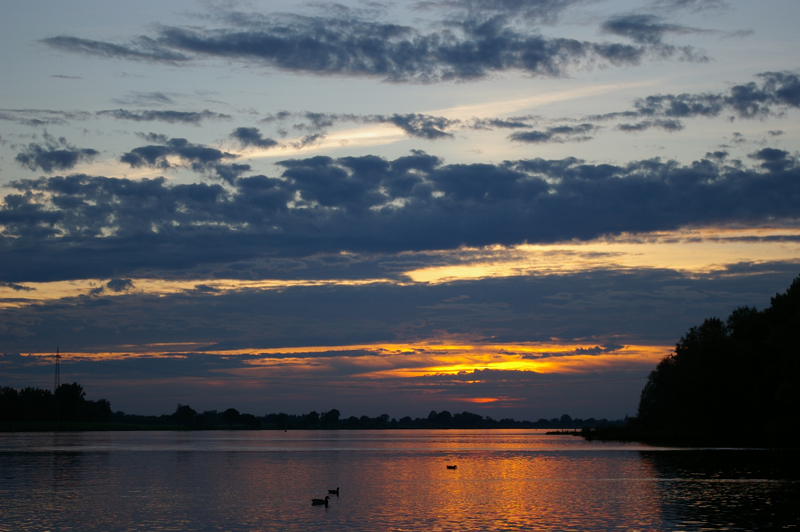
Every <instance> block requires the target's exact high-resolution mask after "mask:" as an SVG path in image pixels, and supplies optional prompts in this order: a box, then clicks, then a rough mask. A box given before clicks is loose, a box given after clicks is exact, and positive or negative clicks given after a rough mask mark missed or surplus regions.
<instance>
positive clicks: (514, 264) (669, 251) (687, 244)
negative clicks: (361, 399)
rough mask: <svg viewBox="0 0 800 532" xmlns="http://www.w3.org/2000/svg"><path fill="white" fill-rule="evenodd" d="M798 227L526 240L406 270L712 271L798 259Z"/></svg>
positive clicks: (504, 273) (428, 279)
mask: <svg viewBox="0 0 800 532" xmlns="http://www.w3.org/2000/svg"><path fill="white" fill-rule="evenodd" d="M797 236H800V229H772V228H761V229H711V228H709V229H687V230H681V231H673V232H655V233H647V234H641V235H631V234H623V235H620V236H617V237H607V238H603V239H597V240H593V241H590V242H569V243H559V244H523V245H519V246H514V247H510V248H505V247H501V246H497V247H495V248H491V247H490V248H482V249H465V250H461V257H460V259H461V260H462V261H463V263H462V264H451V265H446V266H431V267H427V268H420V269H417V270H412V271H409V272H406V275H407V276H408V277H410V278H411V279H412V280H413V281H414V282H417V283H443V282H448V281H455V280H464V279H484V278H490V277H510V276H520V275H537V274H538V275H542V274H565V273H577V272H581V271H589V270H595V269H606V268H613V269H615V270H624V269H641V268H667V269H674V270H677V271H681V272H685V273H688V274H708V273H711V272H714V271H716V270H722V269H724V268H725V266H726V265H727V264H737V263H740V262H752V263H759V262H772V261H797V260H798V258H799V257H800V241H791V240H779V239H776V240H768V241H764V240H760V239H764V238H769V237H777V238H780V237H797Z"/></svg>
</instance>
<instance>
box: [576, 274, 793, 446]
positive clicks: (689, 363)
mask: <svg viewBox="0 0 800 532" xmlns="http://www.w3.org/2000/svg"><path fill="white" fill-rule="evenodd" d="M584 435H585V436H587V437H589V438H600V439H630V440H640V441H664V442H673V443H687V444H692V443H701V444H712V445H713V444H722V445H747V446H751V445H787V444H789V445H796V444H797V437H798V436H800V276H798V277H797V278H795V279H794V281H793V282H792V284H791V286H790V287H789V289H788V290H787V291H786V292H785V293H783V294H775V297H773V298H771V300H770V306H769V307H768V308H766V309H764V310H761V311H759V310H757V309H755V308H751V307H747V306H744V307H739V308H737V309H735V310H734V311H733V312H731V314H730V316H728V319H727V320H726V321H724V322H723V321H722V320H720V319H718V318H708V319H706V320H705V321H704V322H703V323H702V324H701V325H699V326H696V327H692V328H690V329H689V331H688V332H687V333H686V334H685V335H684V336H683V337H682V338H681V339H680V340H679V341H678V343H677V345H676V346H675V352H674V353H673V354H671V355H669V356H667V357H665V358H664V359H663V360H661V362H659V363H658V366H656V368H655V370H653V371H652V372H651V373H650V376H649V378H648V381H647V384H646V385H645V387H644V389H643V390H642V394H641V398H640V401H639V409H638V412H637V415H636V417H634V418H630V419H629V422H628V424H627V425H626V426H624V427H613V428H602V429H596V430H586V431H584Z"/></svg>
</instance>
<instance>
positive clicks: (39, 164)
mask: <svg viewBox="0 0 800 532" xmlns="http://www.w3.org/2000/svg"><path fill="white" fill-rule="evenodd" d="M43 137H44V143H38V142H31V143H30V144H28V146H27V148H25V149H24V150H23V151H21V152H20V153H18V154H17V156H16V157H15V158H14V160H15V161H17V162H18V163H19V164H21V165H22V166H26V167H28V168H29V169H31V170H33V171H36V169H38V168H40V169H42V170H43V171H45V172H48V173H50V172H52V171H53V170H69V169H71V168H74V167H75V165H76V164H78V163H79V162H81V161H91V160H92V159H94V158H95V157H96V156H97V155H99V154H100V152H99V151H97V150H93V149H91V148H78V147H76V146H73V145H71V144H69V143H68V142H67V140H66V139H65V138H64V137H61V138H59V139H56V138H55V137H54V136H52V135H50V134H49V133H47V131H45V132H44V135H43Z"/></svg>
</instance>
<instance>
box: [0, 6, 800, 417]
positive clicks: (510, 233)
mask: <svg viewBox="0 0 800 532" xmlns="http://www.w3.org/2000/svg"><path fill="white" fill-rule="evenodd" d="M0 14H1V15H2V16H0V65H1V66H2V71H3V76H2V81H0V85H1V86H2V90H1V91H0V198H1V199H0V353H1V354H0V385H2V386H11V387H14V388H17V389H19V388H23V387H27V386H33V387H41V388H52V386H53V384H54V358H53V355H54V354H55V352H56V349H58V350H59V352H60V353H61V354H63V358H61V359H60V361H61V366H60V369H61V382H78V383H80V384H82V385H83V386H84V388H85V390H86V392H87V398H88V399H99V398H105V399H108V400H109V401H110V402H111V407H112V409H113V410H114V411H118V410H122V411H124V412H126V413H131V414H157V415H158V414H165V413H171V412H173V411H174V410H175V407H176V405H178V404H189V405H190V406H191V407H192V408H194V409H195V410H197V411H199V412H202V411H204V410H212V409H216V410H224V409H227V408H236V409H238V410H239V411H241V412H248V413H252V414H255V415H264V414H267V413H272V412H276V413H277V412H286V413H290V414H300V413H306V412H309V411H311V410H315V411H317V412H325V411H328V410H330V409H333V408H336V409H338V410H339V411H340V412H341V415H342V416H343V417H349V416H351V415H355V416H361V415H369V416H377V415H381V414H384V413H385V414H389V415H390V416H391V417H396V418H398V419H399V418H400V417H403V416H406V415H410V416H412V417H424V416H427V414H428V412H430V411H431V410H436V411H441V410H448V411H450V412H462V411H469V412H474V413H477V414H480V415H484V416H491V417H493V418H495V419H503V418H509V417H510V418H515V419H529V420H537V419H540V418H546V419H550V418H552V417H560V416H561V415H563V414H568V415H570V416H572V417H580V418H590V417H594V418H598V419H600V418H608V419H619V418H622V417H624V416H626V415H630V416H632V415H635V414H636V409H637V406H638V401H639V395H640V392H641V389H642V387H643V386H644V384H645V383H646V381H647V375H648V374H649V372H650V371H651V370H653V369H654V368H655V365H656V364H657V363H658V361H659V360H660V359H661V358H663V357H664V356H667V355H669V353H670V352H671V351H672V349H673V348H674V345H675V343H676V342H677V341H678V340H679V339H680V337H681V336H682V335H683V334H684V333H686V332H687V331H688V329H689V328H690V327H692V326H696V325H699V324H700V323H702V321H703V320H704V319H706V318H709V317H720V318H723V319H724V318H725V317H727V315H728V314H729V313H730V312H731V311H732V310H733V309H735V308H737V307H740V306H744V305H749V306H755V307H757V308H759V309H762V308H765V307H766V306H768V305H769V301H770V297H771V296H774V295H775V294H776V293H778V292H780V293H782V292H784V291H785V290H786V289H787V288H788V287H789V285H790V284H791V282H792V280H793V279H794V278H795V277H796V276H797V275H798V273H800V162H799V158H800V151H798V150H799V149H800V121H799V120H798V118H800V110H799V109H798V107H800V56H798V54H797V50H798V49H800V34H799V33H798V32H797V30H796V27H797V23H798V22H800V2H798V1H797V0H771V1H770V2H751V1H746V0H640V1H632V0H631V1H623V0H430V1H418V2H415V1H407V2H378V1H375V2H373V1H350V0H347V1H345V2H341V3H326V2H285V1H284V2H274V1H268V0H263V1H262V0H241V1H238V0H204V1H200V0H174V1H170V2H163V1H159V2H156V1H152V0H137V2H113V3H109V2H106V1H100V0H75V1H72V2H62V1H55V0H31V1H29V2H12V1H10V0H0Z"/></svg>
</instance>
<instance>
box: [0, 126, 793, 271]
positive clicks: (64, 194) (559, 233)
mask: <svg viewBox="0 0 800 532" xmlns="http://www.w3.org/2000/svg"><path fill="white" fill-rule="evenodd" d="M173 140H174V139H173ZM178 140H182V139H178ZM187 144H188V143H187ZM176 146H177V147H176ZM185 146H186V144H184V143H183V142H179V143H177V145H172V144H168V145H166V146H161V147H162V148H168V150H169V153H176V154H179V153H183V152H180V151H179V148H182V147H185ZM205 150H206V148H203V147H198V148H197V150H196V151H195V147H192V148H191V150H190V151H189V152H188V153H184V154H183V155H181V157H184V160H186V161H187V162H189V163H190V164H193V165H194V164H197V165H199V166H200V167H201V168H203V169H205V170H213V169H214V166H215V165H217V164H220V163H219V160H220V158H222V157H223V155H220V154H221V152H219V151H218V150H213V149H209V150H211V151H210V152H208V153H209V155H207V156H206V155H204V154H206V153H207V152H206V151H205ZM164 153H165V152H163V151H157V150H156V152H155V153H154V154H152V155H153V156H152V158H151V159H149V160H147V159H145V162H144V163H142V164H148V165H149V164H153V165H158V164H160V163H159V161H160V160H162V159H163V157H164ZM198 153H199V155H198ZM141 156H142V157H144V156H145V155H144V154H142V155H141ZM752 158H753V160H754V161H755V162H756V163H757V165H756V166H755V167H748V166H746V165H744V164H743V163H742V162H741V161H731V162H728V161H727V158H724V157H717V156H712V157H710V158H704V159H701V160H699V161H695V162H693V163H692V164H689V165H681V164H679V163H677V162H675V161H663V160H660V159H647V160H640V161H631V162H629V163H627V164H625V165H609V164H588V163H586V162H584V161H581V160H579V159H575V158H565V159H556V160H547V159H526V160H519V161H506V162H503V163H499V164H449V165H448V164H444V163H443V161H441V160H440V159H439V158H437V157H435V156H432V155H429V154H426V153H424V152H421V151H414V152H412V153H411V154H409V155H407V156H404V157H399V158H397V159H394V160H387V159H383V158H380V157H376V156H370V155H367V156H361V157H342V158H338V159H333V158H330V157H322V156H319V157H311V158H306V159H290V160H284V161H280V162H278V163H277V165H278V168H280V169H281V172H280V174H279V175H278V176H276V177H267V176H264V175H256V176H249V177H241V176H240V177H236V175H237V174H236V172H239V171H240V170H242V171H243V170H244V169H243V168H239V169H232V170H235V171H234V173H233V174H231V175H230V176H229V178H228V183H229V184H230V185H231V189H229V190H228V189H225V188H223V187H222V186H220V185H217V184H208V183H196V184H170V183H169V182H168V181H167V180H165V179H163V178H159V179H141V180H129V179H122V178H107V177H100V176H88V175H71V176H67V177H61V176H58V177H50V178H47V177H41V178H38V179H23V180H18V181H13V182H11V183H10V186H11V187H12V188H13V189H16V192H15V193H12V194H8V195H7V196H6V197H5V201H4V205H3V207H2V209H0V226H2V228H3V229H2V233H1V234H0V246H2V249H3V256H4V259H5V260H4V267H3V269H2V276H3V277H2V278H0V281H3V282H15V283H19V282H26V281H31V280H44V279H50V280H52V279H70V278H78V277H85V276H87V275H90V272H91V276H93V277H96V278H98V277H99V278H103V277H106V278H107V277H114V276H120V275H126V276H128V277H133V275H132V274H131V273H130V272H133V271H137V270H138V269H141V268H149V269H163V270H170V269H175V268H193V267H199V266H200V265H203V264H221V263H226V262H228V263H232V262H236V261H245V260H253V259H262V258H267V257H270V258H272V259H278V258H285V259H295V260H298V259H301V258H302V257H310V256H314V255H317V254H336V253H339V252H343V251H349V252H354V253H399V252H402V251H424V250H443V249H455V248H458V247H460V246H488V245H495V244H500V245H515V244H520V243H524V242H529V243H536V242H556V241H563V240H571V239H578V240H587V239H593V238H596V237H599V236H601V235H604V234H619V233H622V232H630V233H636V232H649V231H660V230H674V229H678V228H681V227H686V226H704V225H725V224H731V223H735V224H740V223H748V224H758V223H769V224H771V225H775V224H778V225H780V224H782V223H786V224H790V225H791V224H794V220H796V219H797V218H798V217H799V216H800V211H799V210H798V205H800V164H798V161H797V159H796V158H795V157H794V156H792V155H790V154H789V153H788V152H785V151H783V150H776V149H774V148H764V149H762V150H760V151H759V152H756V153H755V154H754V155H753V156H752ZM208 249H214V253H208V252H207V250H208Z"/></svg>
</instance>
